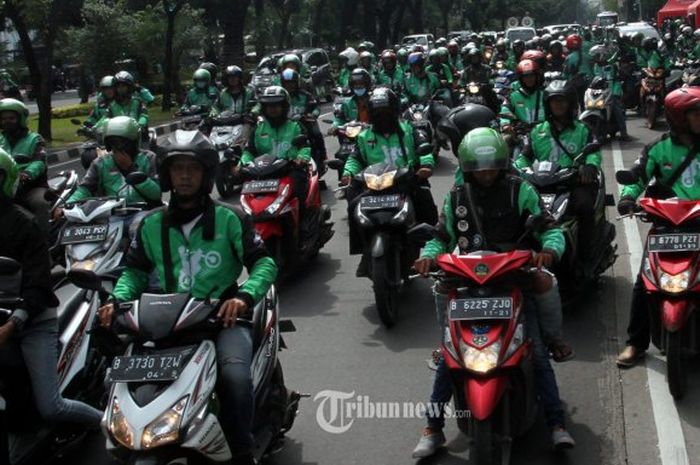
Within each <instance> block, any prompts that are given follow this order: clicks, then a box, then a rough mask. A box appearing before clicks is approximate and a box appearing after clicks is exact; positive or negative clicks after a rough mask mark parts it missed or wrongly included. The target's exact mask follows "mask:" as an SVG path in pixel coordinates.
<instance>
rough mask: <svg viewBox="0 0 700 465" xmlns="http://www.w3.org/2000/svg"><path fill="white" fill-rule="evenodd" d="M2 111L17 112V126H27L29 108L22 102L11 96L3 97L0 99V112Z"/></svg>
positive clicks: (24, 127)
mask: <svg viewBox="0 0 700 465" xmlns="http://www.w3.org/2000/svg"><path fill="white" fill-rule="evenodd" d="M3 111H14V112H15V113H17V116H18V118H19V126H20V127H21V128H23V129H26V128H27V119H28V118H29V109H28V108H27V106H26V105H25V104H24V103H22V102H20V101H19V100H15V99H13V98H4V99H2V100H0V113H2V112H3Z"/></svg>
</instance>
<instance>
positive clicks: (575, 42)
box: [566, 34, 583, 50]
mask: <svg viewBox="0 0 700 465" xmlns="http://www.w3.org/2000/svg"><path fill="white" fill-rule="evenodd" d="M582 43H583V39H581V36H580V35H578V34H571V35H570V36H569V37H567V38H566V48H568V49H569V50H579V49H580V48H581V44H582Z"/></svg>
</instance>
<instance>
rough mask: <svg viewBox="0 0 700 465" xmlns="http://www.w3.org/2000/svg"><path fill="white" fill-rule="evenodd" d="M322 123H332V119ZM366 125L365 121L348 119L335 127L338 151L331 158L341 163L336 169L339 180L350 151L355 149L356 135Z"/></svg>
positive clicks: (366, 126)
mask: <svg viewBox="0 0 700 465" xmlns="http://www.w3.org/2000/svg"><path fill="white" fill-rule="evenodd" d="M324 123H328V124H332V123H333V121H331V120H324ZM368 127H369V125H368V124H367V123H362V122H360V121H350V122H349V123H345V124H343V125H342V126H338V128H337V129H336V136H337V137H338V151H337V152H335V155H334V156H333V158H334V159H336V160H340V161H341V162H342V165H341V166H340V168H339V170H338V180H340V178H341V177H342V175H343V167H344V166H345V162H346V161H348V157H349V156H350V154H351V153H353V152H354V151H355V150H357V136H359V135H360V133H361V132H362V131H363V130H364V129H366V128H368Z"/></svg>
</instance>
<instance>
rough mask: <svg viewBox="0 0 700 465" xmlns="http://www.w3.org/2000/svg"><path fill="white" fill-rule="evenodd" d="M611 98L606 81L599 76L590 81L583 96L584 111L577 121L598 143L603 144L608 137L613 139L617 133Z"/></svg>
mask: <svg viewBox="0 0 700 465" xmlns="http://www.w3.org/2000/svg"><path fill="white" fill-rule="evenodd" d="M612 98H613V96H612V90H611V89H610V85H609V83H608V81H607V80H606V79H605V78H602V77H600V76H598V77H596V78H594V79H593V80H592V81H591V84H590V86H589V87H588V89H586V92H585V93H584V94H583V103H584V107H585V111H584V112H583V113H581V115H580V116H579V118H578V119H579V121H581V122H582V123H584V124H585V125H586V126H588V128H589V129H590V130H591V132H592V133H593V134H594V135H595V137H596V139H597V140H598V141H599V142H605V141H606V140H607V138H608V136H610V137H613V136H614V135H615V133H616V132H617V131H618V128H617V123H616V122H615V118H613V112H612V105H613V102H612Z"/></svg>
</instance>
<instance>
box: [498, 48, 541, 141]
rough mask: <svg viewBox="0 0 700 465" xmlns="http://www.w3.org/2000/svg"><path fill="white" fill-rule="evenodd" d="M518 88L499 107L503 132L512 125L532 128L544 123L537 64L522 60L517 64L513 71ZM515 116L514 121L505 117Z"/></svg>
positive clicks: (539, 75) (539, 73) (539, 74)
mask: <svg viewBox="0 0 700 465" xmlns="http://www.w3.org/2000/svg"><path fill="white" fill-rule="evenodd" d="M515 72H516V76H517V78H518V82H520V87H519V88H518V89H517V90H514V91H512V92H511V93H510V95H509V96H508V99H507V100H506V101H505V102H504V104H503V106H502V107H501V116H502V119H501V124H502V125H503V126H504V130H505V131H507V130H508V126H510V127H512V126H513V125H514V124H518V123H519V124H524V125H528V126H534V125H535V124H536V123H539V122H542V121H544V114H545V112H544V103H543V99H542V97H543V92H542V84H543V82H542V73H541V72H540V69H539V67H538V66H537V63H535V62H534V61H532V60H523V61H521V62H520V63H518V66H517V68H516V70H515ZM510 115H513V116H515V118H516V119H515V121H511V120H509V119H508V118H507V117H505V116H510Z"/></svg>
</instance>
